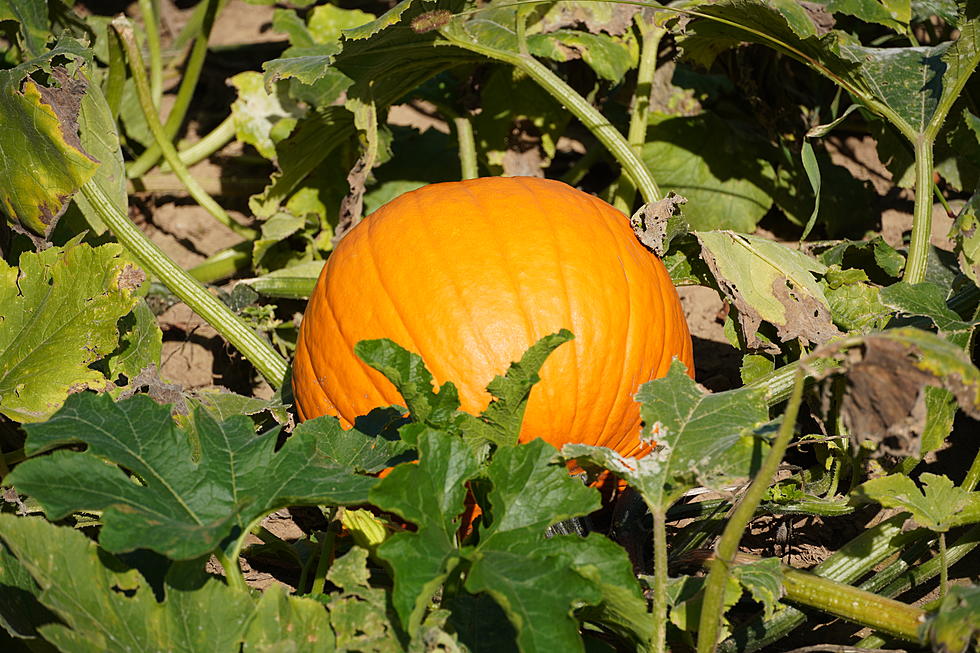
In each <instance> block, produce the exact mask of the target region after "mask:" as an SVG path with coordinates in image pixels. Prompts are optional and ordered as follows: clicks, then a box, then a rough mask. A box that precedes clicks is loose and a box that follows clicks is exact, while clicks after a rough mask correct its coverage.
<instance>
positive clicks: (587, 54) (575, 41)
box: [527, 29, 637, 82]
mask: <svg viewBox="0 0 980 653" xmlns="http://www.w3.org/2000/svg"><path fill="white" fill-rule="evenodd" d="M527 46H528V50H529V51H530V52H531V54H534V55H537V56H539V57H547V58H548V59H553V60H555V61H568V60H570V59H577V58H579V57H581V58H582V60H584V61H585V63H587V64H588V65H589V67H590V68H592V70H594V71H595V73H596V74H597V75H598V76H599V77H601V78H603V79H607V80H609V81H611V82H619V81H620V80H622V79H623V77H624V76H625V75H626V73H628V72H629V71H630V69H632V68H635V67H636V64H637V51H636V47H635V45H634V47H632V48H631V47H630V43H629V42H628V41H627V40H625V39H621V38H616V37H613V36H609V35H608V34H593V33H590V32H583V31H581V30H573V29H559V30H556V31H554V32H549V33H547V34H532V35H530V36H528V39H527Z"/></svg>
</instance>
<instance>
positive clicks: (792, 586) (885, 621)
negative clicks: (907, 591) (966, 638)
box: [782, 567, 925, 642]
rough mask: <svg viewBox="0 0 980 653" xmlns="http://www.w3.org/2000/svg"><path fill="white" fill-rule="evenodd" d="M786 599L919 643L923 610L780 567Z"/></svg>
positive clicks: (923, 618)
mask: <svg viewBox="0 0 980 653" xmlns="http://www.w3.org/2000/svg"><path fill="white" fill-rule="evenodd" d="M782 572H783V589H785V590H786V598H787V599H789V600H790V601H793V602H795V603H801V604H803V605H806V606H809V607H811V608H817V609H818V610H821V611H822V612H827V613H829V614H833V615H836V616H838V617H842V618H844V619H847V620H848V621H851V622H854V623H858V624H861V625H862V626H870V627H872V628H874V629H875V630H879V631H881V632H885V633H888V634H890V635H895V636H897V637H901V638H902V639H905V640H908V641H912V642H918V641H919V635H918V631H919V626H921V625H922V622H923V621H924V620H925V611H924V610H922V609H921V608H917V607H915V606H912V605H907V604H905V603H901V602H899V601H895V600H894V599H889V598H885V597H883V596H879V595H877V594H872V593H871V592H865V591H864V590H861V589H858V588H857V587H852V586H851V585H844V584H842V583H837V582H835V581H832V580H828V579H826V578H821V577H820V576H816V575H814V574H811V573H808V572H805V571H799V570H797V569H792V568H790V567H783V568H782Z"/></svg>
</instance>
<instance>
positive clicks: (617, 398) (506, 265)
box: [293, 177, 693, 456]
mask: <svg viewBox="0 0 980 653" xmlns="http://www.w3.org/2000/svg"><path fill="white" fill-rule="evenodd" d="M562 328H567V329H569V330H570V331H572V333H573V334H574V335H575V339H574V340H572V341H570V342H567V343H565V344H563V345H561V346H560V347H558V348H557V349H556V350H555V351H554V352H553V353H552V354H551V355H550V356H549V358H548V360H547V361H546V362H545V364H544V366H543V367H542V368H541V371H540V378H541V380H540V382H539V383H538V384H537V385H536V386H535V387H534V388H533V390H532V391H531V395H530V397H529V399H528V405H527V410H526V413H525V418H524V423H523V426H522V430H521V433H520V440H521V441H522V442H528V441H530V440H533V439H534V438H542V439H544V440H546V441H547V442H549V443H551V444H552V445H554V446H556V447H561V446H562V445H563V444H565V443H569V442H575V443H583V444H593V445H601V446H607V447H610V448H612V449H615V450H616V451H618V452H620V453H622V454H623V455H627V456H631V455H636V454H637V453H639V452H640V451H641V449H645V447H642V446H641V443H640V440H639V437H638V435H639V431H640V411H639V404H637V403H636V402H635V401H634V400H633V395H634V394H635V393H636V391H637V388H638V387H639V386H640V384H642V383H644V382H646V381H649V380H651V379H655V378H658V377H661V376H663V375H665V374H666V373H667V370H668V368H669V367H670V364H671V361H672V359H673V358H674V357H678V358H680V360H681V361H683V362H684V364H685V365H687V369H688V371H689V373H690V372H692V371H693V364H692V352H691V349H692V348H691V336H690V334H689V331H688V327H687V323H686V321H685V319H684V313H683V311H682V310H681V305H680V301H679V299H678V297H677V292H676V291H675V289H674V286H673V284H672V283H671V280H670V276H669V275H668V273H667V270H666V268H665V267H664V265H663V263H662V262H661V261H660V260H659V259H658V258H657V257H656V256H655V255H654V254H652V253H651V252H650V251H648V250H647V249H646V248H644V247H643V245H641V244H640V243H639V241H638V240H637V239H636V236H635V235H634V233H633V231H632V228H631V226H630V222H629V219H628V218H627V217H626V216H625V215H623V214H622V213H620V212H619V211H617V210H616V209H614V208H613V207H612V206H610V205H609V204H607V203H605V202H603V201H602V200H600V199H598V198H596V197H593V196H591V195H588V194H586V193H584V192H581V191H579V190H576V189H574V188H572V187H570V186H567V185H565V184H563V183H560V182H557V181H551V180H546V179H538V178H532V177H509V178H484V179H473V180H468V181H462V182H451V183H441V184H432V185H429V186H425V187H423V188H420V189H418V190H416V191H413V192H410V193H406V194H404V195H401V196H400V197H398V198H396V199H394V200H392V201H391V202H389V203H388V204H386V205H385V206H383V207H381V208H380V209H378V210H377V211H375V212H374V213H372V214H371V215H369V216H368V217H367V218H365V219H364V220H363V221H362V222H361V223H359V224H358V225H357V226H356V227H354V228H353V229H352V230H351V231H350V232H349V233H348V234H347V235H346V236H345V237H344V238H343V239H342V240H341V242H340V243H339V244H338V245H337V248H336V249H335V250H334V252H333V253H332V254H331V255H330V258H329V260H328V261H327V264H326V265H325V266H324V269H323V272H322V274H321V275H320V278H319V280H318V281H317V285H316V288H315V290H314V292H313V295H312V297H311V298H310V302H309V306H308V307H307V310H306V314H305V316H304V317H303V321H302V324H301V327H300V335H299V341H298V344H297V348H296V359H295V362H294V364H293V388H294V392H295V397H296V406H297V408H298V411H299V415H300V418H301V419H310V418H313V417H317V416H320V415H325V414H326V415H334V416H337V417H339V418H340V420H341V422H342V423H343V424H344V425H345V426H349V425H350V424H351V423H353V421H354V419H355V417H357V416H359V415H363V414H366V413H367V412H369V411H370V410H371V409H373V408H376V407H379V406H388V405H392V404H401V405H404V401H403V400H402V399H401V397H400V395H399V394H398V392H397V391H396V390H395V388H394V386H393V385H392V384H391V383H390V382H389V381H388V380H387V379H385V378H384V377H383V376H382V375H381V374H380V373H378V372H377V371H375V370H373V369H371V368H370V367H368V366H367V365H366V364H364V363H363V362H362V361H361V360H360V359H359V358H358V357H357V356H355V354H354V345H355V344H356V343H357V342H359V341H361V340H365V339H374V338H390V339H391V340H394V341H395V342H397V343H398V344H400V345H401V346H403V347H405V348H406V349H409V350H411V351H414V352H416V353H418V354H419V355H421V356H422V358H423V359H424V361H425V363H426V365H427V367H428V368H429V370H430V371H431V372H432V375H433V377H434V378H435V380H436V382H437V383H439V384H442V383H443V382H445V381H452V382H453V384H455V385H456V387H457V388H458V390H459V399H460V404H461V408H462V410H465V411H468V412H471V413H474V414H478V413H479V412H480V411H482V410H483V409H484V408H486V406H487V405H488V403H489V402H490V399H491V397H490V395H489V394H488V393H487V391H486V386H487V384H488V383H489V382H490V381H491V380H492V379H493V378H494V377H495V376H496V375H498V374H502V373H504V372H505V371H506V370H507V368H508V367H509V365H510V364H511V362H513V361H516V360H519V359H520V357H521V355H522V354H523V353H524V352H525V351H526V350H527V349H528V348H529V347H530V346H531V345H533V344H534V343H535V342H537V341H538V340H539V339H540V338H542V337H544V336H546V335H548V334H551V333H555V332H557V331H558V330H559V329H562Z"/></svg>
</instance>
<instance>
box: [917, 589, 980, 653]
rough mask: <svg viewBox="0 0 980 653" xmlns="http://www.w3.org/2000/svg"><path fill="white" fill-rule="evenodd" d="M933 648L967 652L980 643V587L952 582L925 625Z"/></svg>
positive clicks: (952, 651) (959, 652)
mask: <svg viewBox="0 0 980 653" xmlns="http://www.w3.org/2000/svg"><path fill="white" fill-rule="evenodd" d="M925 628H926V630H927V632H928V637H929V642H930V643H931V644H932V647H933V648H932V650H934V651H944V652H946V653H966V652H967V651H970V650H976V648H977V647H978V646H980V587H978V586H976V585H953V586H952V587H950V588H949V594H947V595H946V596H944V597H943V599H942V601H941V602H940V604H939V607H938V608H937V609H936V611H935V612H932V613H930V615H929V621H928V622H927V624H926V626H925Z"/></svg>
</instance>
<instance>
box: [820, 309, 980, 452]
mask: <svg viewBox="0 0 980 653" xmlns="http://www.w3.org/2000/svg"><path fill="white" fill-rule="evenodd" d="M848 340H849V342H847V343H844V346H846V347H848V349H847V350H846V351H845V352H844V353H843V356H842V357H841V359H840V361H839V364H838V366H837V367H836V368H835V369H833V370H829V371H828V372H827V373H825V374H823V375H821V378H825V377H826V376H829V374H833V373H845V374H846V375H847V377H846V381H845V383H846V385H845V393H844V396H843V397H842V398H841V399H840V406H839V411H840V413H841V420H842V422H843V424H844V426H845V427H847V429H848V432H849V433H850V434H851V440H852V441H853V442H854V443H855V444H860V443H861V442H863V441H866V440H869V441H872V442H874V443H875V444H876V445H877V451H878V454H879V455H881V454H893V455H901V456H909V455H912V456H916V455H918V454H919V452H920V449H921V435H922V432H923V429H924V428H925V425H926V417H927V401H928V392H927V390H928V388H930V387H941V388H945V389H946V390H949V391H950V392H951V393H952V394H953V395H954V396H955V397H956V399H957V401H958V402H959V405H960V407H961V408H962V409H963V410H964V411H965V412H966V413H968V414H969V415H971V416H974V417H976V416H978V415H980V370H978V369H977V368H976V367H975V366H974V365H973V364H972V363H971V362H970V360H969V358H968V357H967V355H966V354H965V353H964V352H963V350H962V349H961V348H959V347H958V346H957V345H956V344H954V343H951V342H949V341H948V340H945V339H944V338H942V337H940V336H938V335H936V334H933V333H930V332H928V331H923V330H921V329H914V328H911V327H905V328H898V329H889V330H888V331H885V332H882V333H877V334H871V335H868V336H863V337H859V338H854V339H848ZM833 349H836V348H833ZM833 349H832V350H831V351H830V352H828V353H830V354H831V355H833V354H834V353H835V352H834V351H833ZM834 392H835V391H834V389H833V388H832V387H830V384H825V385H824V388H823V409H824V411H827V410H828V409H829V408H830V406H831V405H832V404H831V402H832V401H833V393H834Z"/></svg>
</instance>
